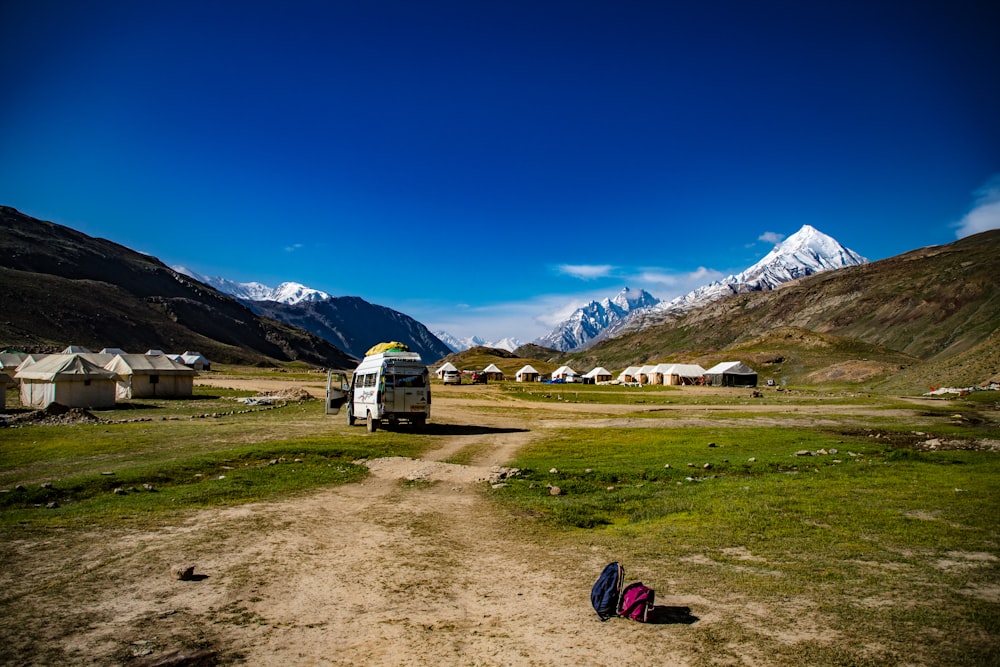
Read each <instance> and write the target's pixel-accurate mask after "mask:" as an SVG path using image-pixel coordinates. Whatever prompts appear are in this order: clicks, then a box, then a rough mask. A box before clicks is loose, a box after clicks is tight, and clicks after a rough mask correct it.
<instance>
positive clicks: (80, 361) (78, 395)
mask: <svg viewBox="0 0 1000 667" xmlns="http://www.w3.org/2000/svg"><path fill="white" fill-rule="evenodd" d="M14 377H15V379H17V380H20V381H21V405H23V406H24V407H31V408H39V409H42V408H46V407H48V406H49V405H51V404H53V403H59V404H60V405H65V406H66V407H68V408H110V407H112V406H114V404H115V383H116V381H117V379H118V376H117V375H115V373H114V372H112V371H109V370H106V369H104V368H101V367H100V366H96V365H95V364H93V363H92V362H90V361H87V359H86V358H85V357H84V356H83V355H80V354H50V355H48V356H46V357H45V358H44V359H40V360H39V361H36V362H35V363H33V364H31V365H29V366H27V367H26V368H23V369H22V370H19V371H18V372H17V374H16V375H15V376H14Z"/></svg>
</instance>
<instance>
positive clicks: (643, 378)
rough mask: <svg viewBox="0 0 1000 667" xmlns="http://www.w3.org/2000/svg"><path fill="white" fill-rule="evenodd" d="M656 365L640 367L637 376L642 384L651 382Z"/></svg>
mask: <svg viewBox="0 0 1000 667" xmlns="http://www.w3.org/2000/svg"><path fill="white" fill-rule="evenodd" d="M655 368H656V366H653V365H646V366H643V367H642V368H640V369H639V374H638V377H637V378H636V379H637V380H638V381H639V382H641V383H642V384H650V382H651V380H650V378H651V377H652V376H653V374H654V372H655V370H654V369H655Z"/></svg>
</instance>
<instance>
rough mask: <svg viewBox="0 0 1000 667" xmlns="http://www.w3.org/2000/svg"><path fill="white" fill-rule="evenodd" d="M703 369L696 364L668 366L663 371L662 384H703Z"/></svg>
mask: <svg viewBox="0 0 1000 667" xmlns="http://www.w3.org/2000/svg"><path fill="white" fill-rule="evenodd" d="M704 377H705V369H704V368H702V367H701V366H699V365H698V364H670V365H669V366H668V367H667V368H665V369H664V370H663V380H662V382H663V384H671V385H682V384H683V385H691V384H701V383H703V382H704Z"/></svg>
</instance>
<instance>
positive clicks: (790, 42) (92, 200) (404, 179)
mask: <svg viewBox="0 0 1000 667" xmlns="http://www.w3.org/2000/svg"><path fill="white" fill-rule="evenodd" d="M0 24H2V25H4V27H5V30H4V39H3V40H0V91H2V93H3V97H2V104H0V204H3V205H8V206H13V207H15V208H17V209H19V210H21V211H23V212H25V213H27V214H29V215H33V216H35V217H38V218H41V219H45V220H52V221H55V222H58V223H61V224H65V225H68V226H71V227H74V228H76V229H79V230H81V231H83V232H85V233H88V234H91V235H93V236H99V237H103V238H108V239H111V240H114V241H116V242H118V243H121V244H123V245H126V246H129V247H131V248H134V249H136V250H140V251H143V252H147V253H150V254H153V255H156V256H157V257H159V258H160V259H162V260H163V261H164V262H166V263H168V264H171V265H184V266H186V267H189V268H190V269H192V270H194V271H197V272H199V273H201V274H204V275H209V276H223V277H226V278H229V279H232V280H239V281H250V280H256V281H260V282H264V283H268V284H271V285H275V284H277V283H279V282H282V281H286V280H290V281H296V282H301V283H304V284H306V285H309V286H310V287H315V288H318V289H322V290H324V291H327V292H329V293H331V294H334V295H351V296H360V297H362V298H364V299H366V300H368V301H370V302H373V303H378V304H381V305H385V306H389V307H391V308H395V309H397V310H400V311H402V312H404V313H406V314H408V315H411V316H413V317H415V318H417V319H418V320H420V321H421V322H424V323H425V324H427V325H428V326H429V327H430V328H432V329H434V330H436V329H445V330H447V331H448V332H450V333H452V334H455V335H460V336H471V335H474V334H475V335H479V336H482V337H484V338H486V339H493V340H495V339H498V338H500V337H503V336H517V337H519V338H521V339H522V340H530V339H533V338H535V337H537V336H539V335H542V334H544V333H546V332H547V331H549V330H550V329H551V328H552V326H554V325H555V324H556V323H557V322H558V320H559V319H560V317H564V316H565V315H567V314H568V312H569V311H571V310H572V309H573V308H575V307H576V306H577V305H579V304H580V303H581V302H583V301H586V300H589V299H591V298H603V297H607V296H611V295H613V294H614V293H616V292H618V291H619V290H620V289H621V288H622V287H623V286H624V285H629V286H630V287H633V288H640V287H641V288H644V289H646V290H648V291H650V292H651V293H652V294H654V295H655V296H657V297H660V298H663V299H669V298H672V297H674V296H677V295H679V294H682V293H684V292H686V291H688V290H689V289H691V288H693V287H696V286H698V285H701V284H704V283H706V282H708V281H710V280H712V279H716V278H719V277H723V276H725V275H728V274H730V273H735V272H738V271H740V270H742V269H744V268H746V267H747V266H749V265H750V264H752V263H753V262H755V261H756V260H757V259H759V258H760V257H761V256H763V255H764V254H765V253H766V252H768V251H769V250H770V249H771V247H772V246H773V243H774V242H775V241H777V240H780V239H781V238H782V237H784V236H788V235H790V234H792V233H794V232H795V231H796V230H798V229H799V227H801V226H802V225H803V224H811V225H813V226H814V227H816V228H817V229H819V230H821V231H823V232H825V233H827V234H829V235H831V236H833V237H834V238H836V239H837V240H839V241H840V242H841V243H843V244H844V245H846V246H848V247H849V248H851V249H853V250H855V251H857V252H859V253H861V254H862V255H865V256H866V257H868V258H870V259H881V258H884V257H889V256H892V255H895V254H899V253H901V252H905V251H907V250H911V249H914V248H917V247H921V246H925V245H931V244H938V243H947V242H950V241H953V240H954V239H955V238H957V237H958V236H961V235H965V234H968V233H970V232H971V231H978V230H981V229H988V228H996V227H997V226H998V225H1000V176H998V174H1000V121H998V119H1000V87H998V86H997V84H996V81H997V71H998V65H1000V39H997V37H996V27H997V26H998V25H1000V5H998V4H997V3H986V2H970V3H961V2H958V3H956V2H954V1H953V0H947V1H941V2H906V3H902V2H870V1H868V2H853V1H843V2H842V1H838V2H835V3H829V2H828V3H818V2H797V1H792V0H787V1H770V0H763V1H762V2H752V3H750V2H712V1H707V2H678V3H675V2H666V1H659V2H610V1H608V2H587V1H576V2H547V1H545V0H539V1H535V2H502V1H498V0H494V1H492V2H476V1H469V0H462V1H455V2H452V1H441V2H416V1H413V0H408V1H403V2H397V1H395V0H380V1H379V2H336V1H333V2H298V1H294V0H292V1H285V2H280V3H279V2H268V3H263V2H238V3H237V2H210V1H208V2H187V1H184V0H181V1H179V2H172V3H143V2H134V1H133V0H129V1H127V2H102V1H100V0H96V1H95V2H90V3H80V2H52V1H49V0H23V1H22V0H10V1H8V2H4V3H3V4H2V5H0Z"/></svg>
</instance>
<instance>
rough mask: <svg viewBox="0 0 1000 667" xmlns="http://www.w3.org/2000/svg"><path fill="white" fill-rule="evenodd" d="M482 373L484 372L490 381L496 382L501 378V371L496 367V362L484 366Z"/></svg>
mask: <svg viewBox="0 0 1000 667" xmlns="http://www.w3.org/2000/svg"><path fill="white" fill-rule="evenodd" d="M483 373H485V374H486V379H487V380H489V381H490V382H496V381H498V380H502V379H503V371H502V370H500V369H499V368H497V365H496V364H490V365H489V366H487V367H486V368H484V369H483Z"/></svg>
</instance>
